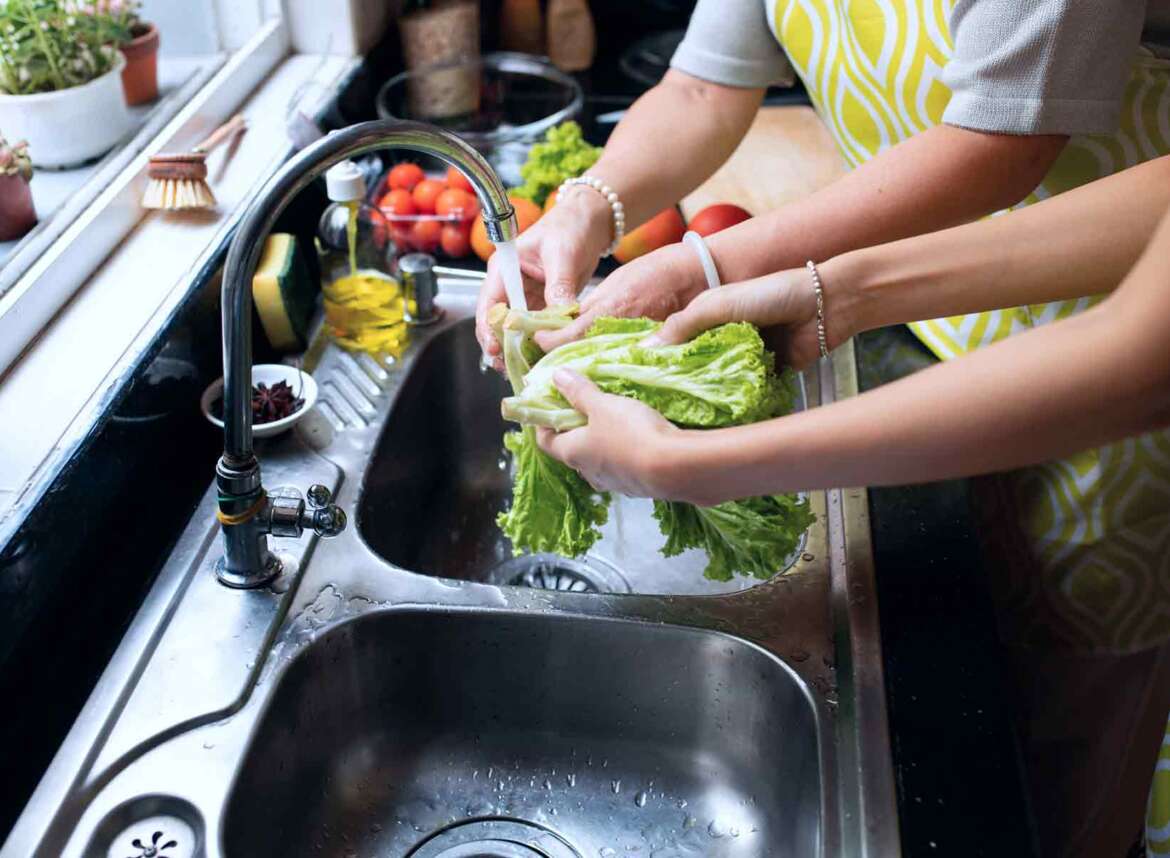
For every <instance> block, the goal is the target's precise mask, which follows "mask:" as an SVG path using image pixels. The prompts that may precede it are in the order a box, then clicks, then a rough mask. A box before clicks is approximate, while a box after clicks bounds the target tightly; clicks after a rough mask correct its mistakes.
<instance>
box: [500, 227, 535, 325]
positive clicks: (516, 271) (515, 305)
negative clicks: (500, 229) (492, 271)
mask: <svg viewBox="0 0 1170 858" xmlns="http://www.w3.org/2000/svg"><path fill="white" fill-rule="evenodd" d="M496 254H497V255H498V256H499V257H500V276H501V277H503V278H504V291H505V292H506V293H507V295H508V306H509V307H511V308H512V309H514V310H527V309H528V302H527V301H526V300H525V298H524V281H523V279H521V277H520V257H519V256H518V255H517V253H516V242H515V241H501V242H500V243H499V244H497V245H496Z"/></svg>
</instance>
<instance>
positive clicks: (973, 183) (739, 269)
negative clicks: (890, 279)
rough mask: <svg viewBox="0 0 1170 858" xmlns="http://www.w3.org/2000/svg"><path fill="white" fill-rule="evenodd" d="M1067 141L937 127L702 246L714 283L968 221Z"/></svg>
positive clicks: (1040, 169) (1010, 195)
mask: <svg viewBox="0 0 1170 858" xmlns="http://www.w3.org/2000/svg"><path fill="white" fill-rule="evenodd" d="M1064 142H1065V138H1063V137H1032V138H1020V137H1009V136H1006V135H994V134H982V133H979V132H972V131H966V130H964V129H960V128H952V127H949V126H945V125H941V126H936V127H934V128H931V129H929V130H928V131H925V132H923V133H921V134H917V135H915V136H914V137H911V138H910V139H908V140H905V141H903V142H902V143H899V144H898V145H897V146H894V147H893V148H891V149H889V150H887V151H886V152H883V153H882V154H881V155H879V156H877V157H876V158H874V159H872V160H871V161H869V162H867V163H865V164H862V165H861V166H859V167H858V168H856V169H855V170H853V171H851V172H850V173H849V174H847V175H846V176H844V177H842V178H841V179H839V180H838V181H836V182H834V183H833V184H831V185H829V186H828V187H826V188H823V189H822V190H820V191H818V192H817V193H815V194H813V195H812V196H810V197H808V198H806V199H804V200H802V201H800V202H797V203H793V204H791V205H788V206H785V207H783V208H781V209H778V210H776V211H774V212H770V213H767V214H764V215H762V216H759V217H756V218H753V219H752V220H750V221H746V222H745V223H742V224H739V225H737V226H734V227H731V228H730V229H726V230H723V231H722V232H719V233H717V234H716V235H714V236H711V237H710V238H709V239H708V242H709V245H710V247H711V250H712V253H713V254H714V256H715V258H716V262H717V265H718V267H719V273H720V276H721V279H722V280H723V281H724V282H734V281H739V280H747V279H750V278H752V277H756V276H759V275H761V274H766V273H768V272H770V271H778V270H781V269H784V268H793V267H796V266H798V265H803V264H804V261H805V260H806V259H814V260H824V259H828V258H830V257H833V256H837V255H838V254H841V253H845V252H847V251H850V250H854V249H857V248H861V247H869V246H871V245H875V244H881V243H884V242H888V241H894V240H896V239H900V238H905V237H907V236H912V235H920V234H922V233H925V232H933V231H935V230H938V229H943V228H945V227H949V226H954V225H956V224H960V223H966V222H968V221H971V220H975V219H976V218H979V217H982V216H984V215H986V214H990V213H991V212H993V211H997V210H998V209H1001V208H1004V207H1006V206H1009V205H1012V204H1014V203H1015V202H1018V201H1019V200H1020V199H1022V198H1023V197H1024V196H1026V195H1027V193H1028V192H1029V191H1030V190H1031V189H1032V188H1033V187H1035V185H1036V184H1038V183H1039V181H1040V180H1041V179H1042V178H1043V176H1044V174H1045V173H1046V172H1047V170H1048V168H1049V166H1050V165H1051V163H1052V161H1053V160H1054V159H1055V158H1056V156H1057V155H1058V154H1059V152H1060V150H1061V148H1062V147H1063V145H1064Z"/></svg>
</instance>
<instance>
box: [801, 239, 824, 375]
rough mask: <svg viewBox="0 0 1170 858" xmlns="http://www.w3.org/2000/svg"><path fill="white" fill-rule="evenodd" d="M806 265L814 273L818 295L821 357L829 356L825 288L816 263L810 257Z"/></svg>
mask: <svg viewBox="0 0 1170 858" xmlns="http://www.w3.org/2000/svg"><path fill="white" fill-rule="evenodd" d="M804 267H805V268H807V269H808V273H809V274H810V275H812V284H813V292H815V293H816V296H817V345H819V346H820V347H821V357H828V356H829V341H828V338H827V337H826V336H825V290H824V287H823V286H822V285H821V275H820V274H819V273H818V272H817V266H816V264H815V263H814V262H813V261H812V260H811V259H810V260H808V261H807V262H805V263H804Z"/></svg>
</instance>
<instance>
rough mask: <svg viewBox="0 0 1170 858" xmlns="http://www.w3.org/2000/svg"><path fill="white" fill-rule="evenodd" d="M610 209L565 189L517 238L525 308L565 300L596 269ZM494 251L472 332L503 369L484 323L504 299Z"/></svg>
mask: <svg viewBox="0 0 1170 858" xmlns="http://www.w3.org/2000/svg"><path fill="white" fill-rule="evenodd" d="M612 230H613V223H612V212H611V210H610V207H609V203H608V202H607V201H606V200H605V198H604V197H602V196H601V194H599V193H597V192H596V191H594V190H592V189H590V188H580V187H576V188H570V189H569V190H568V191H566V193H565V194H564V198H563V199H561V198H558V200H557V204H556V205H555V206H553V208H552V209H551V210H550V211H549V212H548V214H546V215H544V216H543V217H542V218H541V219H540V220H538V221H537V222H536V223H535V224H533V225H532V227H531V228H529V229H527V230H525V231H524V233H523V234H522V235H520V237H519V238H517V239H516V252H517V255H518V256H519V257H520V271H521V275H522V276H523V278H524V293H525V297H526V299H527V302H528V308H529V309H530V310H539V309H540V308H542V307H546V306H553V305H556V304H569V303H572V302H573V301H574V300H576V298H577V293H578V292H579V291H580V290H581V286H582V285H583V284H584V283H585V282H586V281H587V280H588V279H589V277H590V275H592V274H593V271H594V269H596V268H597V262H598V260H599V259H600V258H601V254H602V253H603V252H604V251H605V248H606V247H608V246H609V242H610V241H611V240H612ZM499 261H500V257H499V254H493V255H492V258H491V259H490V260H489V261H488V268H487V278H486V279H485V280H484V283H483V286H482V287H480V290H479V302H478V304H477V305H476V308H475V335H476V337H477V338H478V339H479V344H480V347H481V348H482V349H483V351H484V354H485V355H486V356H487V357H488V359H489V360H491V361H492V364H493V366H495V367H496V369H498V370H500V371H503V368H504V364H503V361H502V360H501V359H500V344H499V343H498V342H496V337H495V335H494V334H493V333H492V330H491V327H490V326H489V325H488V322H487V313H488V310H490V309H491V308H492V307H493V306H494V305H496V304H499V303H504V302H507V295H506V293H505V291H504V280H503V277H502V276H501V275H500V266H499Z"/></svg>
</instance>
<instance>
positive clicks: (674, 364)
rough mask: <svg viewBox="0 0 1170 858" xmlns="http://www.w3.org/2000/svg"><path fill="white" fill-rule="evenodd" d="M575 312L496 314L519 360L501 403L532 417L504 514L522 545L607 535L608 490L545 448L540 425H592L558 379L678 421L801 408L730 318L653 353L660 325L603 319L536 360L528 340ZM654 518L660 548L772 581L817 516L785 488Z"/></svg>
mask: <svg viewBox="0 0 1170 858" xmlns="http://www.w3.org/2000/svg"><path fill="white" fill-rule="evenodd" d="M571 310H572V308H559V309H558V310H554V311H543V312H542V313H541V314H524V313H518V312H516V311H510V310H507V309H506V308H500V309H499V310H497V311H494V313H493V315H494V324H495V326H496V327H497V329H498V331H499V335H500V336H501V337H502V342H504V353H505V357H506V358H507V357H508V356H509V355H511V359H510V361H506V362H507V363H509V370H510V372H509V377H510V378H512V379H513V383H514V389H515V391H516V393H515V395H514V396H511V397H508V398H507V399H505V400H504V402H503V404H502V411H503V414H504V416H505V417H506V418H508V419H511V420H514V421H516V422H519V423H522V424H524V428H523V429H522V430H521V431H520V432H518V433H512V434H511V435H510V436H509V439H510V440H509V441H508V445H509V448H510V449H512V451H513V454H514V458H515V464H516V476H515V483H514V486H513V503H512V508H511V509H510V510H509V511H508V512H507V513H504V514H503V515H501V517H500V525H501V527H502V528H503V529H504V531H505V533H506V534H507V535H508V536H509V538H510V539H511V540H512V544H513V547H514V549H515V550H517V552H519V551H524V550H527V551H554V552H556V553H560V554H565V555H567V556H574V555H579V554H582V553H584V552H585V551H587V550H588V549H589V548H590V547H591V546H592V545H593V543H594V542H595V541H596V540H597V539H598V538H599V537H600V532H599V531H598V530H597V527H598V526H599V525H601V524H603V523H604V521H605V508H606V506H607V505H608V500H609V498H608V496H607V495H605V494H603V493H599V492H596V491H595V490H594V489H593V488H592V487H591V486H590V485H589V484H588V482H586V481H585V480H584V479H582V478H581V476H580V475H578V474H577V473H576V472H575V471H573V470H572V469H570V468H568V467H566V466H565V465H563V464H561V463H560V462H557V461H556V460H555V459H552V458H551V457H550V456H548V455H547V454H546V453H545V452H544V451H543V450H541V449H540V448H539V447H538V446H537V444H536V436H535V433H534V432H533V429H532V427H533V426H544V427H552V428H556V429H559V430H565V429H569V428H572V427H578V426H581V425H583V424H584V422H585V418H584V415H582V414H580V412H578V411H577V410H576V409H574V408H573V407H572V405H571V404H570V403H569V401H568V400H567V399H566V398H565V397H564V395H563V394H562V393H561V391H560V390H559V389H558V387H557V385H556V384H555V383H554V381H553V376H554V374H556V373H557V372H558V371H560V370H564V369H568V370H572V371H575V372H577V373H580V374H581V375H582V376H584V377H585V378H587V379H588V380H589V381H591V382H592V383H593V384H594V385H596V386H597V387H598V388H600V390H601V391H604V392H605V393H609V394H616V395H620V396H625V397H630V398H633V399H636V400H638V401H640V402H643V403H645V404H646V405H648V406H650V407H651V408H653V409H654V410H655V411H657V412H658V413H659V414H661V415H662V416H663V417H665V418H666V419H667V420H669V421H670V422H671V423H673V424H674V425H675V426H680V427H688V428H717V427H722V426H735V425H741V424H744V423H751V422H755V421H757V420H764V419H767V418H769V417H774V416H777V415H778V414H782V413H784V412H786V411H787V410H789V409H790V408H791V405H792V401H791V392H790V389H789V387H788V385H787V384H785V382H784V381H783V380H782V379H781V378H780V377H779V376H777V374H776V372H775V370H774V366H773V358H772V355H771V354H770V353H769V352H768V351H767V350H766V349H765V348H764V344H763V341H762V340H761V339H760V335H759V332H758V331H757V330H756V328H755V327H754V326H752V325H749V324H746V323H732V324H727V325H722V326H720V327H717V328H713V329H711V330H709V331H706V332H704V333H703V334H700V335H699V336H698V337H696V338H695V339H693V340H691V341H689V342H686V343H682V344H680V345H675V346H660V347H654V348H648V347H645V346H643V345H642V344H641V343H642V340H643V339H644V338H645V337H646V336H648V335H649V334H650V333H652V332H653V331H655V330H657V328H658V327H659V324H658V323H657V322H653V321H650V320H647V319H611V318H606V319H599V320H598V321H597V323H596V324H595V325H594V326H593V328H592V329H591V330H590V331H589V333H588V334H587V335H586V336H585V337H584V338H583V339H581V340H578V341H576V342H572V343H568V344H566V345H564V346H561V347H559V348H557V349H555V350H554V351H552V352H550V353H549V354H548V355H545V356H544V357H542V358H540V359H539V360H537V361H535V363H533V362H532V360H531V359H532V357H533V356H534V355H533V352H532V350H531V347H526V346H524V345H523V343H524V342H525V341H526V340H530V337H531V333H532V332H534V331H536V330H548V329H552V328H556V327H560V326H562V325H565V324H568V323H569V322H570V321H571V319H572V315H573V313H572V312H571ZM517 382H518V383H517ZM560 437H561V438H562V439H566V440H567V439H569V438H571V437H572V436H571V434H570V435H565V436H560ZM554 466H555V467H554ZM655 517H656V518H657V519H658V521H659V524H660V527H661V529H662V532H663V535H664V536H665V537H666V543H665V545H664V547H663V549H662V550H663V553H664V554H665V555H666V556H673V555H675V554H678V553H680V552H681V551H683V550H685V549H687V548H701V549H703V550H705V551H706V553H707V556H708V558H709V563H708V567H707V570H706V575H707V577H709V578H714V579H717V580H728V579H730V578H731V577H732V575H734V574H737V573H738V574H751V575H754V576H755V577H758V578H768V577H770V576H771V575H773V574H774V573H775V572H776V571H777V570H778V569H779V568H780V567H781V566H782V565H783V563H784V561H785V559H786V558H787V557H788V556H789V555H790V554H791V552H792V551H793V550H794V549H795V548H796V546H797V544H798V542H799V539H800V535H801V534H802V533H803V532H804V530H805V529H806V528H807V527H808V525H809V524H810V523H811V521H812V519H813V517H812V515H811V514H810V513H809V510H808V505H807V502H806V501H804V500H801V499H797V498H796V497H793V496H788V495H777V496H769V497H762V498H749V499H746V500H740V501H730V502H727V503H723V504H719V505H718V506H715V507H709V508H703V507H697V506H694V505H692V504H688V503H683V502H678V501H656V502H655Z"/></svg>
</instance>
